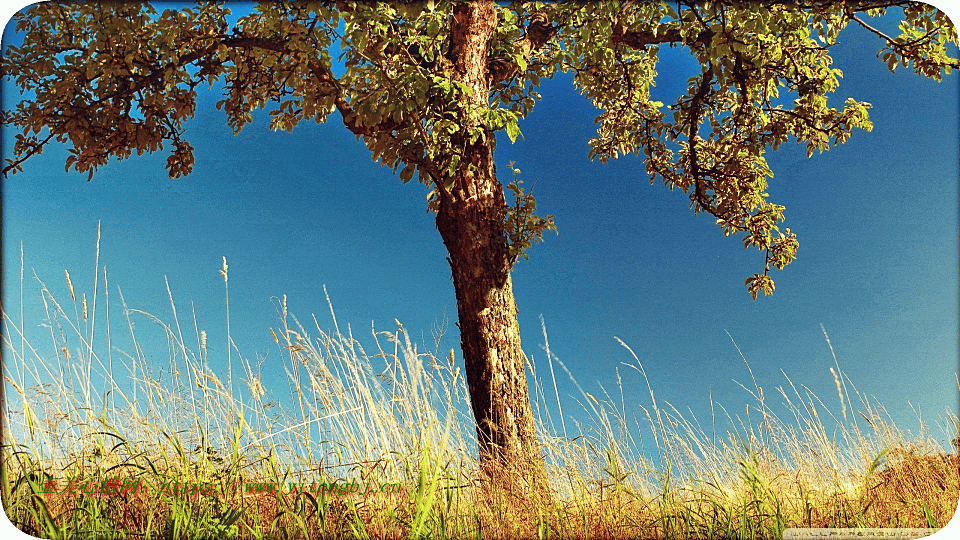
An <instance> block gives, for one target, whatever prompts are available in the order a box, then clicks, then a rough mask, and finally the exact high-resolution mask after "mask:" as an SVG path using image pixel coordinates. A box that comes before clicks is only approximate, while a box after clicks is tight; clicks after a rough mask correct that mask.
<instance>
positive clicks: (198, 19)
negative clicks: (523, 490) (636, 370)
mask: <svg viewBox="0 0 960 540" xmlns="http://www.w3.org/2000/svg"><path fill="white" fill-rule="evenodd" d="M887 11H896V12H898V13H899V14H901V15H902V19H903V20H902V22H901V23H900V26H899V32H900V34H899V35H896V36H895V37H893V36H891V35H888V33H885V32H884V31H882V30H880V29H878V28H876V27H874V26H872V25H871V24H870V23H869V22H868V21H869V20H870V19H869V18H870V17H875V16H879V15H883V14H885V13H886V12H887ZM228 15H229V10H228V9H227V6H226V5H223V4H214V3H210V4H208V3H200V4H198V5H197V6H196V7H193V8H189V9H181V10H174V9H166V10H164V11H162V12H158V10H157V9H155V8H154V7H153V6H151V5H149V4H134V3H110V4H100V3H45V4H38V5H35V6H32V7H31V8H29V9H28V10H27V11H26V12H24V13H22V14H20V15H18V16H17V18H16V21H17V22H16V24H17V30H18V31H19V32H21V33H22V34H23V35H24V41H23V44H22V45H20V46H10V47H8V49H7V51H6V54H5V56H4V57H3V59H2V63H0V70H2V75H3V76H4V77H8V78H10V79H12V80H13V81H14V82H15V83H16V84H17V85H18V87H19V88H20V90H21V92H22V94H23V96H24V99H23V100H22V101H20V103H19V104H18V105H17V106H16V108H15V109H13V110H10V111H4V113H3V116H2V118H0V121H2V123H3V124H4V125H8V126H14V127H15V128H16V129H17V130H18V131H19V134H18V135H17V137H16V143H15V145H14V147H13V155H12V157H10V158H9V159H7V161H6V164H5V166H4V168H3V169H2V171H3V174H4V176H6V175H7V174H10V173H14V172H17V171H19V170H21V167H22V166H23V163H24V162H25V161H26V160H27V159H29V158H30V157H31V156H33V155H36V154H38V153H40V152H42V151H43V149H44V148H45V147H46V145H48V144H50V143H51V142H54V141H56V142H59V143H66V144H67V145H68V146H69V150H70V155H69V157H68V158H67V161H66V168H67V169H68V170H69V169H71V168H72V169H74V170H76V171H79V172H87V173H88V174H89V177H88V178H89V179H92V178H93V175H94V173H95V171H96V170H97V169H98V168H99V167H101V166H103V165H105V164H107V163H108V161H109V160H110V159H111V158H112V157H113V158H117V159H126V158H129V157H131V156H132V155H133V153H134V152H136V153H137V154H138V155H142V154H143V153H145V152H151V153H152V152H156V151H158V150H162V149H169V150H170V155H169V157H168V159H167V169H168V171H169V174H170V176H171V178H177V177H180V176H183V175H186V174H189V173H190V172H191V170H192V167H193V164H194V155H193V148H192V147H191V145H190V144H189V142H188V141H187V140H186V139H185V128H186V122H187V120H189V119H190V118H191V117H192V116H193V114H194V112H195V110H196V97H197V88H198V87H200V86H201V85H204V84H208V85H211V86H213V85H217V84H220V85H222V89H223V99H222V100H221V101H219V102H218V103H217V108H218V109H222V110H223V111H224V112H225V113H226V118H227V122H228V124H229V126H230V127H232V128H233V130H234V131H235V132H239V131H240V130H241V129H243V127H244V126H245V125H246V124H248V123H250V122H251V121H252V119H253V116H252V113H253V111H255V110H257V109H269V115H270V116H271V121H270V127H271V128H272V129H275V130H281V129H282V130H287V131H292V130H293V129H294V128H295V127H296V126H297V124H298V123H299V122H301V121H305V120H313V121H315V122H325V121H326V120H327V118H328V117H329V116H330V115H332V114H334V113H338V114H339V116H340V118H341V120H342V122H343V125H344V126H345V127H346V128H347V129H348V130H349V131H350V132H351V133H353V134H355V135H356V136H357V138H358V139H360V140H362V141H363V142H364V144H365V145H366V146H367V147H368V148H369V150H370V152H371V155H372V157H373V159H374V160H376V161H378V162H380V163H381V164H383V165H384V166H387V167H390V168H391V169H392V170H393V171H394V172H397V171H399V175H400V179H401V180H402V181H403V182H405V183H406V182H409V181H410V180H412V179H413V178H414V177H416V178H417V179H418V180H419V181H420V182H422V183H423V184H425V185H427V186H428V187H429V188H430V189H431V191H430V194H429V197H428V203H427V204H428V207H429V209H430V210H432V211H433V212H435V214H436V226H437V229H438V230H439V232H440V235H441V238H442V239H443V242H444V245H445V246H446V248H447V250H448V252H449V259H448V260H449V263H450V268H451V272H452V276H453V283H454V288H455V290H456V297H457V310H458V319H459V323H458V326H459V328H460V336H461V345H462V349H463V356H464V362H465V366H466V374H467V381H468V385H469V390H470V396H471V401H472V405H473V410H474V414H475V417H476V421H477V435H478V444H479V454H480V458H481V463H482V464H483V468H484V470H485V471H486V472H487V473H489V474H498V475H500V474H502V473H505V472H507V473H511V472H512V473H514V474H517V475H519V474H524V475H526V476H527V477H529V478H531V479H532V480H533V481H534V482H535V483H540V484H542V483H543V482H544V481H545V478H546V477H545V473H544V465H543V458H542V456H541V455H540V452H539V447H538V441H537V435H536V431H535V425H534V420H533V415H532V412H531V408H530V401H529V396H528V390H527V382H526V376H525V370H524V366H525V363H526V358H525V356H524V354H523V351H522V349H521V344H520V333H519V327H518V323H517V316H516V314H517V307H516V303H515V301H514V296H513V290H512V284H511V278H510V275H511V270H512V268H513V266H514V264H515V263H516V261H517V260H518V258H519V257H521V256H522V257H526V252H525V250H526V248H528V247H530V246H531V245H532V244H534V243H537V242H539V241H542V239H543V233H544V232H545V231H547V230H553V229H554V228H555V227H554V223H553V217H552V216H546V217H540V216H537V215H535V211H536V203H535V200H534V199H533V197H532V196H531V195H530V194H529V193H525V192H524V191H523V189H522V188H521V187H520V185H519V182H514V183H511V184H509V185H508V186H507V187H508V188H509V189H510V191H511V194H510V196H509V197H507V196H505V193H504V187H503V184H502V183H501V182H500V180H499V179H498V177H497V169H496V166H495V162H494V150H495V148H496V143H497V138H496V134H497V132H499V131H505V132H506V135H507V137H508V138H509V139H510V140H511V141H515V140H516V139H517V137H518V136H519V135H520V125H519V120H521V119H523V118H524V117H525V116H526V115H527V114H529V113H530V112H531V110H532V109H533V108H534V105H535V104H536V102H537V101H538V100H539V99H540V95H539V94H538V93H537V88H538V85H539V84H540V81H541V80H543V79H545V78H549V77H552V76H554V75H555V74H557V73H558V72H567V73H572V74H573V81H574V84H575V85H577V87H578V88H579V89H580V91H581V92H582V93H583V94H585V95H586V96H587V97H588V98H589V99H590V100H591V101H592V103H593V104H594V105H596V107H597V108H598V109H600V111H601V112H600V114H599V116H598V118H597V123H598V124H599V129H598V131H597V136H596V138H594V139H593V140H592V141H591V142H590V145H591V148H590V156H591V157H592V158H596V159H598V160H599V161H601V162H605V161H606V160H608V159H611V158H614V159H615V158H617V157H619V156H620V155H626V154H631V153H632V154H637V155H640V154H642V155H643V163H644V171H643V173H642V174H643V175H644V176H645V177H647V178H648V179H649V181H650V182H651V183H654V182H655V181H656V180H657V179H660V180H661V181H662V182H663V183H664V184H665V185H666V186H667V187H668V188H670V189H674V188H679V189H681V190H682V191H683V192H684V193H685V194H687V196H688V197H689V199H690V205H691V208H692V209H693V211H694V213H700V212H706V213H708V214H710V215H711V216H712V217H713V218H715V219H716V223H717V225H718V226H719V227H720V228H721V229H722V231H723V234H724V235H726V236H733V235H742V240H743V245H744V248H750V247H754V248H756V249H758V250H759V251H761V252H763V254H764V258H763V272H762V273H760V272H758V273H755V274H753V275H752V276H750V277H749V278H747V280H746V286H747V290H748V292H749V293H750V294H751V295H752V297H753V298H754V300H756V297H757V295H758V294H759V293H760V292H763V293H764V294H765V295H769V294H772V293H773V291H774V282H773V279H772V278H771V276H770V275H769V271H770V268H771V266H772V267H775V268H777V269H782V268H783V267H785V266H786V265H788V264H789V263H790V262H791V261H793V260H794V259H795V257H796V253H797V249H798V245H799V244H798V242H797V238H796V235H795V234H794V233H792V232H791V231H790V229H784V230H783V231H781V230H780V224H781V223H782V222H783V221H784V213H783V212H784V207H783V206H781V205H778V204H774V203H772V202H769V201H768V200H767V198H768V196H767V191H766V190H767V185H768V184H767V182H768V178H771V177H772V176H773V173H772V171H771V170H770V168H769V167H768V166H767V163H766V160H765V158H764V155H765V153H766V152H767V151H768V150H776V149H777V147H778V146H779V145H781V144H782V143H784V142H787V141H788V140H789V139H791V138H792V139H794V140H795V141H796V142H797V143H801V144H805V145H806V147H807V153H808V156H812V155H813V154H814V153H817V152H823V151H825V150H827V149H829V147H830V146H831V144H832V145H837V144H841V143H843V142H845V141H846V140H847V139H848V138H849V137H850V136H851V134H852V133H853V131H854V129H865V130H869V129H871V128H872V125H871V123H870V120H869V115H868V109H869V107H870V105H869V104H868V103H864V102H860V101H857V100H854V99H852V98H851V99H847V100H846V101H845V102H844V103H843V105H842V107H841V108H836V107H834V106H833V105H832V104H831V102H830V99H829V98H830V96H831V94H833V93H834V92H835V91H836V90H837V88H838V85H839V79H840V77H841V75H842V74H841V71H840V70H839V69H837V68H835V67H834V66H833V61H832V59H831V57H830V55H829V52H830V48H831V47H833V46H834V45H835V43H836V42H837V37H838V35H839V33H840V32H841V31H842V30H844V29H845V28H846V27H848V26H854V27H858V28H860V29H861V30H862V31H866V32H870V33H872V34H875V35H876V36H877V38H878V39H879V42H880V46H881V49H880V52H879V53H878V56H879V57H880V58H881V59H882V61H884V62H885V63H886V64H887V66H888V67H889V69H890V70H891V71H893V70H895V69H896V68H897V67H900V66H902V67H905V68H906V67H908V68H912V69H913V70H914V71H915V72H916V73H917V74H919V75H922V76H926V77H930V78H933V79H935V80H938V81H939V80H941V79H942V77H943V76H944V75H945V74H949V73H950V72H951V69H953V68H956V67H958V65H960V62H958V60H957V59H955V58H951V57H950V56H949V55H948V49H949V48H950V47H951V46H952V45H956V44H957V34H956V32H955V30H954V28H953V27H952V25H951V24H950V22H949V21H948V20H947V18H946V16H945V15H944V14H943V13H941V12H939V11H938V10H936V9H935V8H932V7H930V6H926V5H923V4H918V3H912V2H904V1H897V0H869V1H862V2H856V1H854V2H839V1H835V2H831V1H800V2H796V3H787V4H779V3H773V4H769V5H757V4H748V3H739V2H732V1H712V2H702V3H699V2H693V1H688V0H679V1H675V2H665V1H661V2H630V1H620V2H594V3H579V2H574V3H561V4H550V3H542V2H532V3H511V4H509V5H500V4H496V3H494V2H491V1H480V2H447V1H440V2H434V1H428V2H416V3H409V4H404V3H391V4H366V3H359V2H346V1H337V2H331V1H326V2H308V3H300V2H297V3H294V2H282V1H281V2H263V3H260V4H257V6H256V8H255V9H254V10H253V12H252V13H250V14H249V15H245V16H243V17H240V18H239V20H238V21H237V22H236V24H235V25H233V27H230V25H229V24H228V22H227V17H228ZM335 45H339V48H340V49H341V50H342V51H343V52H342V54H341V56H339V58H337V59H335V58H334V56H333V54H335V53H334V51H335V50H336V49H337V48H336V47H335ZM661 46H670V47H680V48H683V49H684V50H686V51H688V52H689V53H690V54H691V55H692V56H693V57H694V58H695V59H696V60H697V61H698V62H699V64H700V66H701V72H700V73H699V74H698V75H697V76H695V77H693V78H691V79H690V81H689V85H688V89H687V92H686V93H685V95H682V96H680V97H679V98H678V99H677V100H676V101H675V102H674V103H671V104H664V103H661V102H658V101H653V100H652V99H651V98H650V86H651V85H652V84H653V83H654V81H655V79H656V76H657V72H656V68H657V52H658V49H659V47H661ZM791 98H792V99H791ZM511 167H512V165H511Z"/></svg>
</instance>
